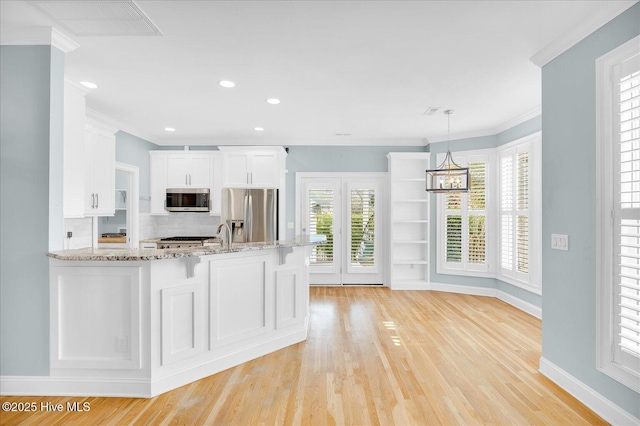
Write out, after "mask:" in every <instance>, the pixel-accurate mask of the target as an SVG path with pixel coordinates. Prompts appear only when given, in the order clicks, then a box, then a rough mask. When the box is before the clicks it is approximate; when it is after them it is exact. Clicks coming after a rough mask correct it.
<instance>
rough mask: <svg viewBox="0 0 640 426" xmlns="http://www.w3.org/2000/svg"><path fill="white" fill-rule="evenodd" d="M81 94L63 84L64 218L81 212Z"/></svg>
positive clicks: (83, 131) (82, 178) (83, 179)
mask: <svg viewBox="0 0 640 426" xmlns="http://www.w3.org/2000/svg"><path fill="white" fill-rule="evenodd" d="M85 93H86V92H85V91H83V90H82V89H80V88H79V87H77V86H76V85H75V84H71V83H69V82H67V81H65V84H64V189H63V191H64V204H63V207H64V217H65V218H71V217H75V218H78V217H84V212H85V203H86V197H85V173H86V171H85V167H86V162H85V128H84V127H85V126H84V125H85V122H84V121H85V120H84V117H85V100H84V96H85Z"/></svg>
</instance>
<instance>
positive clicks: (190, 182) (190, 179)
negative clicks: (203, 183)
mask: <svg viewBox="0 0 640 426" xmlns="http://www.w3.org/2000/svg"><path fill="white" fill-rule="evenodd" d="M189 185H191V175H189Z"/></svg>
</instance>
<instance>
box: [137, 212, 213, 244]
mask: <svg viewBox="0 0 640 426" xmlns="http://www.w3.org/2000/svg"><path fill="white" fill-rule="evenodd" d="M139 224H140V231H139V236H140V239H141V240H145V239H148V238H157V237H175V236H178V235H189V236H197V235H203V236H209V235H215V234H216V231H217V229H218V225H219V224H220V217H218V216H209V215H205V214H198V213H170V214H168V215H166V216H156V215H151V214H148V213H142V214H140V220H139Z"/></svg>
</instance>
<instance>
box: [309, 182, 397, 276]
mask: <svg viewBox="0 0 640 426" xmlns="http://www.w3.org/2000/svg"><path fill="white" fill-rule="evenodd" d="M385 177H386V174H385V173H297V174H296V191H297V194H296V195H297V196H296V200H297V203H296V224H297V230H296V231H297V233H298V234H301V235H326V237H327V243H326V244H322V245H318V246H314V248H313V251H312V254H311V257H310V259H309V261H310V263H309V279H310V283H311V284H312V285H363V284H368V285H382V283H383V276H384V268H383V259H384V255H383V250H384V249H383V247H384V245H383V235H384V230H383V224H384V223H385V222H384V220H383V219H384V218H383V215H384V210H385V209H384V208H383V206H384V196H385V191H384V188H385V183H386V178H385Z"/></svg>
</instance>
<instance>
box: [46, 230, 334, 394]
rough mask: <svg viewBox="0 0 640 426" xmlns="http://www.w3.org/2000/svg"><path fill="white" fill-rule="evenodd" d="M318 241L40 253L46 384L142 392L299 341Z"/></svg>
mask: <svg viewBox="0 0 640 426" xmlns="http://www.w3.org/2000/svg"><path fill="white" fill-rule="evenodd" d="M323 241H324V240H323V238H322V237H321V238H315V239H314V238H309V237H299V238H295V239H292V240H284V241H276V242H272V243H243V244H234V245H233V247H232V248H231V249H228V248H226V247H222V246H220V245H219V244H216V245H211V246H205V247H192V248H181V249H164V250H160V249H158V250H156V249H144V250H131V249H92V248H87V249H78V250H63V251H56V252H51V253H48V256H49V257H50V258H51V259H50V279H51V283H50V318H51V321H50V324H51V330H50V354H51V357H50V374H51V376H52V379H53V382H55V383H56V386H55V388H56V389H57V390H56V391H55V393H57V394H66V395H94V396H129V397H152V396H155V395H158V394H160V393H163V392H166V391H169V390H171V389H175V388H177V387H179V386H183V385H185V384H188V383H191V382H193V381H195V380H198V379H201V378H204V377H207V376H209V375H211V374H215V373H217V372H220V371H222V370H225V369H227V368H230V367H233V366H235V365H238V364H241V363H243V362H246V361H249V360H251V359H254V358H257V357H260V356H262V355H265V354H268V353H270V352H273V351H276V350H278V349H281V348H284V347H286V346H289V345H292V344H295V343H298V342H301V341H303V340H305V339H306V336H307V325H308V320H309V271H308V268H309V256H310V253H311V250H312V247H313V245H315V244H321V243H322V242H323Z"/></svg>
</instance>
